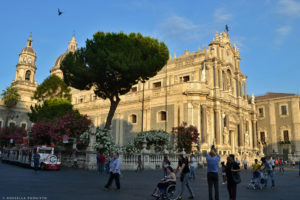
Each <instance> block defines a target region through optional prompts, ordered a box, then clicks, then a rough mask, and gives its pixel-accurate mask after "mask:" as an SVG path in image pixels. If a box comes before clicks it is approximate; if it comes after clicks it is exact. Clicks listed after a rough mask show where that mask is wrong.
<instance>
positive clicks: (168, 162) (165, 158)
mask: <svg viewBox="0 0 300 200" xmlns="http://www.w3.org/2000/svg"><path fill="white" fill-rule="evenodd" d="M169 166H171V163H170V161H169V159H168V156H166V155H164V159H163V161H162V168H163V170H164V176H167V175H168V173H167V168H168V167H169Z"/></svg>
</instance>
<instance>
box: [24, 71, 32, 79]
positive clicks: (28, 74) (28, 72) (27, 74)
mask: <svg viewBox="0 0 300 200" xmlns="http://www.w3.org/2000/svg"><path fill="white" fill-rule="evenodd" d="M30 75H31V71H30V70H27V71H26V74H25V80H26V81H30Z"/></svg>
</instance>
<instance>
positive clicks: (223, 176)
mask: <svg viewBox="0 0 300 200" xmlns="http://www.w3.org/2000/svg"><path fill="white" fill-rule="evenodd" d="M221 165H222V178H223V183H222V184H223V185H224V184H226V181H227V178H226V166H225V162H221Z"/></svg>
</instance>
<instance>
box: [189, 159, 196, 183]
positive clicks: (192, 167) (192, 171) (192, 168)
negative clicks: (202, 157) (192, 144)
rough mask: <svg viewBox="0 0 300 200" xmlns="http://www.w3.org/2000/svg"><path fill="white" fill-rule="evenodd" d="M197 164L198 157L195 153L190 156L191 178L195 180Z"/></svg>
mask: <svg viewBox="0 0 300 200" xmlns="http://www.w3.org/2000/svg"><path fill="white" fill-rule="evenodd" d="M195 164H196V158H195V155H194V154H192V155H191V157H190V174H189V178H190V179H193V180H195Z"/></svg>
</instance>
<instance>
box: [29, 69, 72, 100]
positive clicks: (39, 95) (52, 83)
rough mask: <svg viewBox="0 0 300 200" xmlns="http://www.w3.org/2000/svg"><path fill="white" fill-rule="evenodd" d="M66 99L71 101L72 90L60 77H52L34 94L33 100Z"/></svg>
mask: <svg viewBox="0 0 300 200" xmlns="http://www.w3.org/2000/svg"><path fill="white" fill-rule="evenodd" d="M54 97H58V98H64V99H67V100H69V101H71V94H70V88H69V87H68V86H67V84H66V83H65V82H64V81H63V80H62V79H61V78H59V77H58V76H56V75H51V76H49V77H48V78H46V79H45V80H44V82H43V83H42V84H41V85H39V86H38V87H37V89H36V91H35V92H34V94H33V99H36V100H38V101H44V100H45V99H48V98H54Z"/></svg>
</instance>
